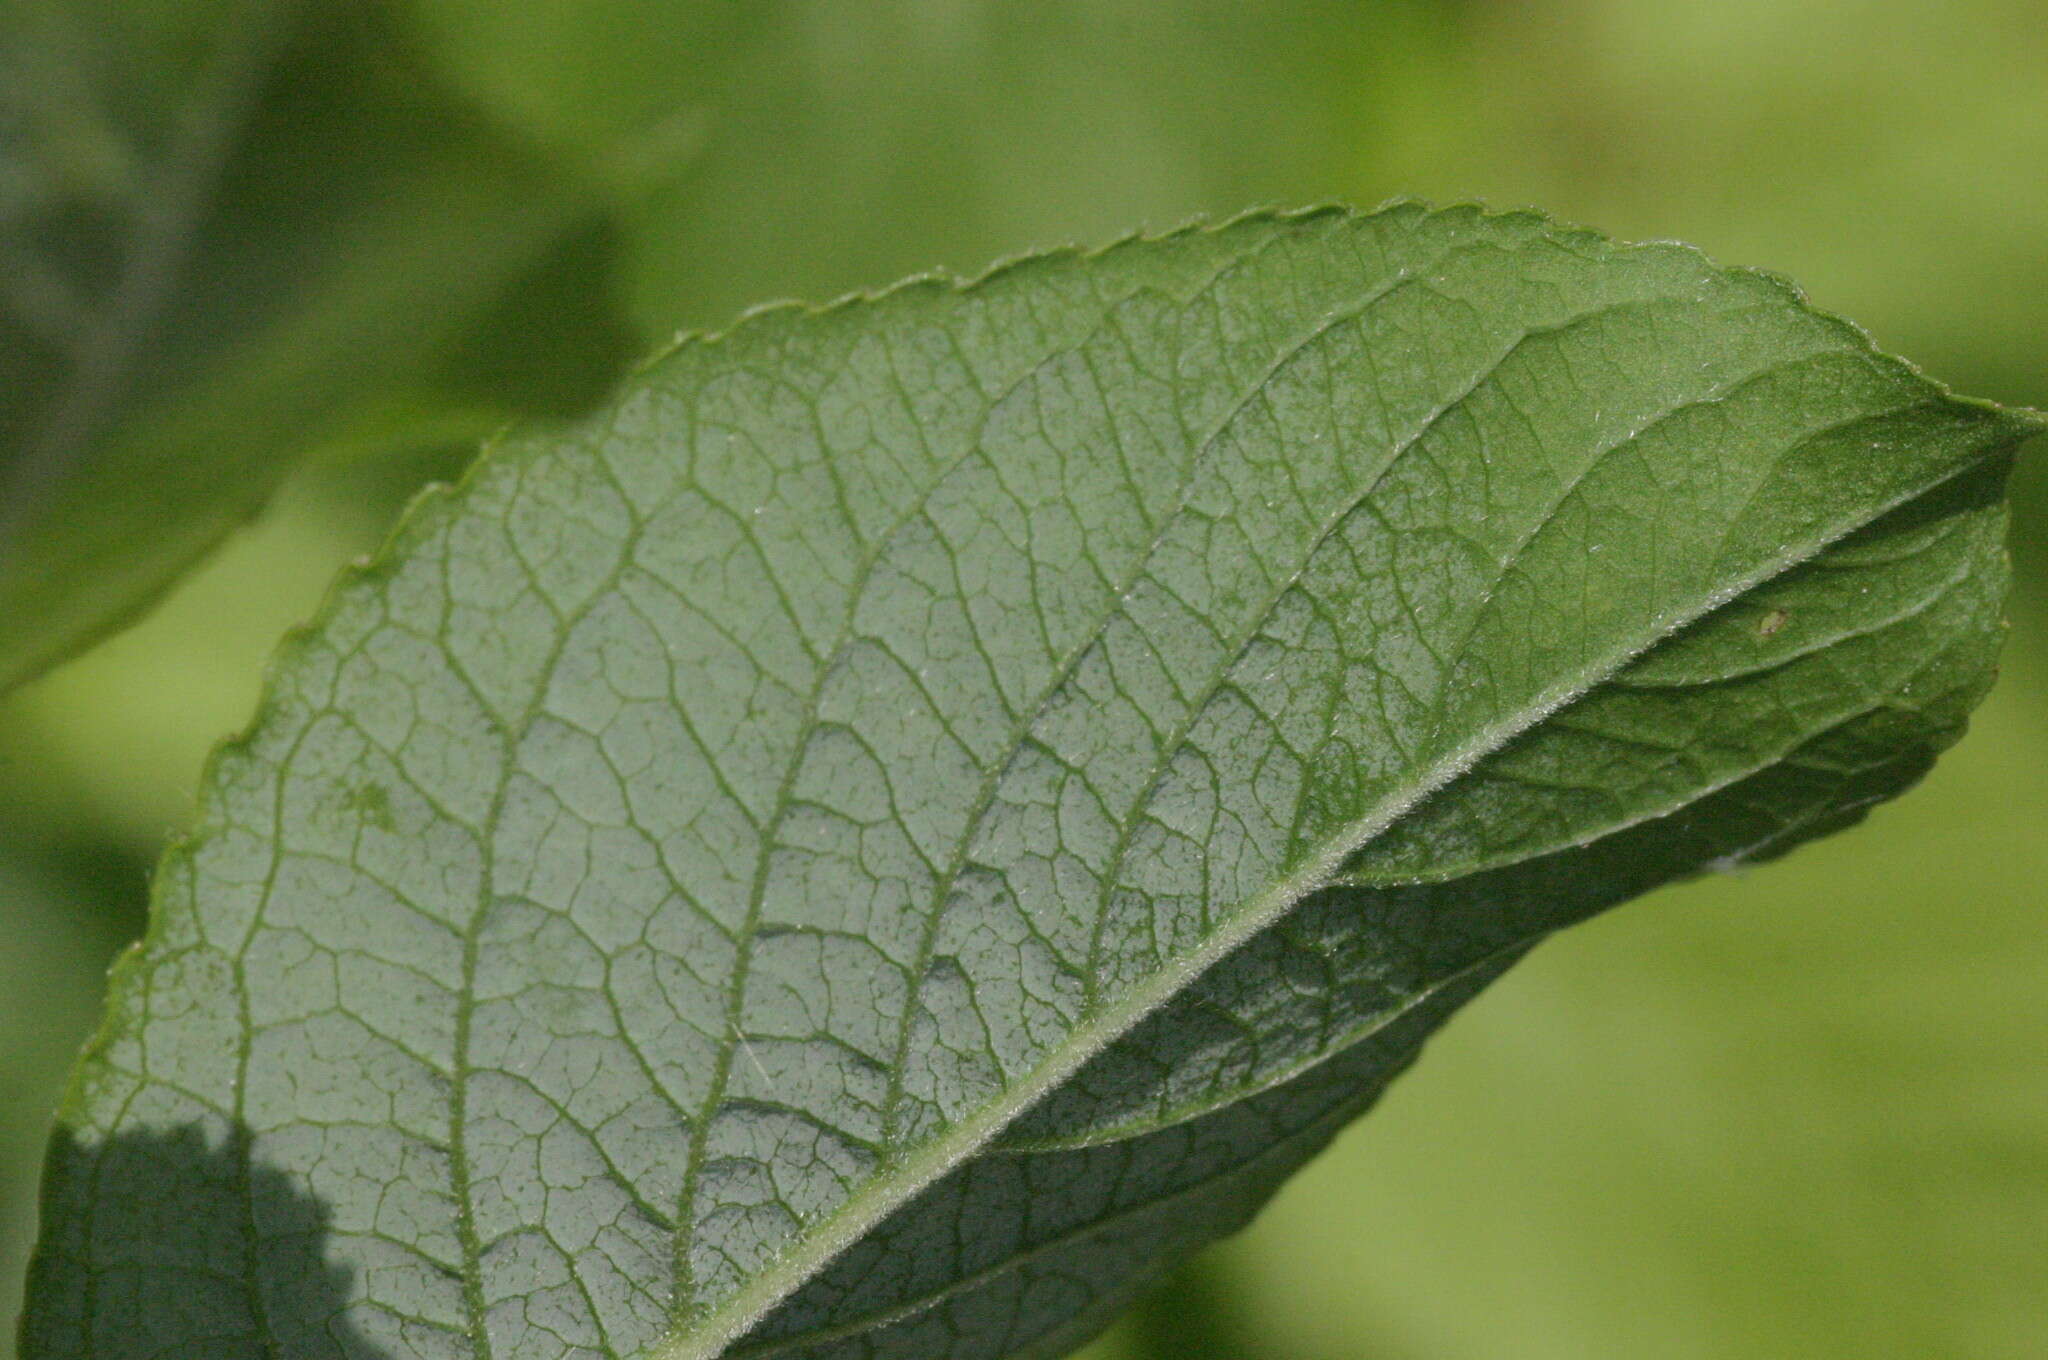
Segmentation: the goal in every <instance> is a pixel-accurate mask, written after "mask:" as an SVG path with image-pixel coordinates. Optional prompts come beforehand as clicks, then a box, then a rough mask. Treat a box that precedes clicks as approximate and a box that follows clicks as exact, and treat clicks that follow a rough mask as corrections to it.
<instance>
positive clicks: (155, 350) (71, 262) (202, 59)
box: [0, 0, 634, 687]
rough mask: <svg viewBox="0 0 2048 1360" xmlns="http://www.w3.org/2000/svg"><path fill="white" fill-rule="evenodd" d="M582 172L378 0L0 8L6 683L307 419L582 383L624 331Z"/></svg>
mask: <svg viewBox="0 0 2048 1360" xmlns="http://www.w3.org/2000/svg"><path fill="white" fill-rule="evenodd" d="M582 169H583V167H582V166H581V165H580V164H578V163H577V162H575V161H574V160H571V159H566V158H563V157H559V156H553V157H551V156H547V155H544V154H542V153H541V152H540V151H539V150H537V149H535V148H534V147H532V146H530V145H528V144H527V140H526V139H524V138H522V137H520V136H518V135H515V134H514V133H511V132H508V131H507V130H505V129H504V128H501V127H500V126H499V125H498V124H496V123H494V122H493V121H492V120H490V119H489V118H487V117H486V116H484V114H482V113H480V112H479V111H478V110H477V109H475V108H473V107H471V105H470V103H469V102H468V101H467V100H466V99H465V98H464V97H462V96H461V95H460V94H459V93H458V92H456V91H455V90H454V89H452V88H451V82H450V81H449V80H448V79H447V78H446V77H445V73H444V72H442V71H441V70H439V69H437V68H436V66H435V65H434V64H433V62H431V61H430V60H428V59H427V57H426V56H425V55H423V53H422V52H421V51H419V50H415V46H414V45H413V44H412V43H410V42H409V35H408V33H407V30H406V26H405V24H404V23H403V22H402V21H401V18H400V16H399V14H398V12H397V10H396V8H394V6H392V5H391V4H388V3H386V0H350V3H345V4H329V3H308V2H307V0H20V2H19V3H14V4H10V5H9V6H8V7H7V10H6V13H5V14H4V15H0V687H5V686H7V685H9V684H12V683H14V682H15V681H18V680H20V679H22V678H23V677H25V676H27V675H31V674H33V673H35V672H36V671H38V670H40V669H42V668H44V667H46V666H47V665H49V664H50V663H51V662H52V661H54V660H58V659H61V658H62V657H64V656H66V655H68V654H70V653H71V652H72V651H74V650H76V649H77V648H78V647H79V646H81V645H83V644H84V643H85V642H88V641H90V640H91V639H93V638H94V637H96V636H98V635H99V634H100V633H102V632H104V631H106V630H107V629H108V628H110V627H112V626H115V625H117V624H119V623H121V622H124V621H125V620H126V619H127V618H128V617H129V616H131V615H132V614H133V613H134V612H135V611H136V610H137V609H138V608H140V607H141V606H143V605H144V604H146V603H147V602H148V601H149V600H151V599H152V598H153V597H154V596H155V595H156V594H157V593H158V592H160V591H161V590H162V589H163V587H164V586H165V585H166V584H167V583H168V581H169V580H170V579H171V578H172V577H173V576H175V575H176V573H177V572H179V571H180V570H181V569H183V568H184V567H185V566H187V565H189V564H190V562H191V561H192V560H193V559H194V558H196V557H197V556H198V555H199V554H200V553H202V552H204V551H205V550H206V549H207V548H208V547H210V546H211V545H212V544H213V543H215V542H216V541H218V540H219V538H220V537H221V536H222V535H223V534H225V533H226V532H228V530H230V529H231V528H233V527H234V526H235V525H237V524H239V523H240V522H242V521H243V520H245V519H247V518H248V517H249V516H250V515H251V514H252V513H254V511H255V510H256V509H257V508H258V507H259V506H260V505H261V504H262V503H263V500H264V499H265V497H266V496H267V494H268V493H269V491H270V490H271V488H273V487H274V486H275V485H276V484H277V482H278V481H279V480H280V479H281V478H282V477H283V476H284V474H285V472H286V470H287V469H288V468H289V467H290V466H291V465H292V461H293V459H294V457H295V456H296V455H299V454H301V453H304V452H305V451H306V450H308V449H309V448H312V447H314V446H316V445H319V444H320V443H322V442H323V441H337V440H343V439H346V438H350V437H361V438H362V439H365V440H369V441H373V442H376V443H393V442H397V443H402V442H405V441H406V440H408V439H413V440H427V441H431V440H433V439H435V438H447V437H467V438H473V437H474V436H475V434H476V433H478V432H480V431H482V430H486V429H489V428H491V427H492V426H493V425H496V424H498V423H500V422H501V421H502V420H503V419H504V418H505V416H506V414H507V413H508V412H536V411H551V410H557V409H561V408H564V407H577V408H582V407H587V406H588V405H589V404H590V403H592V402H594V401H595V399H596V397H597V395H598V394H599V393H601V392H602V391H603V390H604V387H605V386H606V385H607V384H608V382H609V380H610V379H611V378H612V377H613V376H614V375H615V374H616V372H617V371H618V369H619V368H621V367H622V366H623V360H624V359H625V357H626V355H627V354H628V353H629V352H630V348H631V347H632V346H633V344H634V342H633V341H632V340H631V338H630V337H629V336H627V335H626V334H625V333H624V329H623V322H622V321H620V320H619V319H618V317H617V316H616V315H614V314H613V313H614V310H615V309H612V308H611V307H610V306H609V303H608V300H607V293H606V281H607V273H608V271H609V269H610V267H611V261H610V253H611V251H612V241H611V237H610V236H609V235H608V234H607V231H608V228H607V219H606V216H605V212H606V207H607V205H606V204H605V203H603V202H602V201H601V200H600V197H599V195H598V194H597V193H596V192H594V188H593V185H592V184H591V183H590V182H588V177H587V176H585V175H584V174H582V173H581V171H582ZM564 292H573V293H574V295H575V297H576V302H575V305H567V306H564V305H560V302H559V300H558V297H557V295H558V294H562V293H564ZM529 299H531V300H533V301H534V303H535V306H538V305H543V304H544V305H545V312H544V315H545V319H546V320H545V324H544V325H536V324H535V315H534V311H535V306H526V307H525V309H524V310H522V305H523V304H524V303H525V302H526V301H527V300H529ZM478 327H484V328H485V335H484V341H483V342H482V343H480V344H474V345H473V344H471V343H470V340H471V336H472V333H473V332H474V331H475V330H476V328H478Z"/></svg>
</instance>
